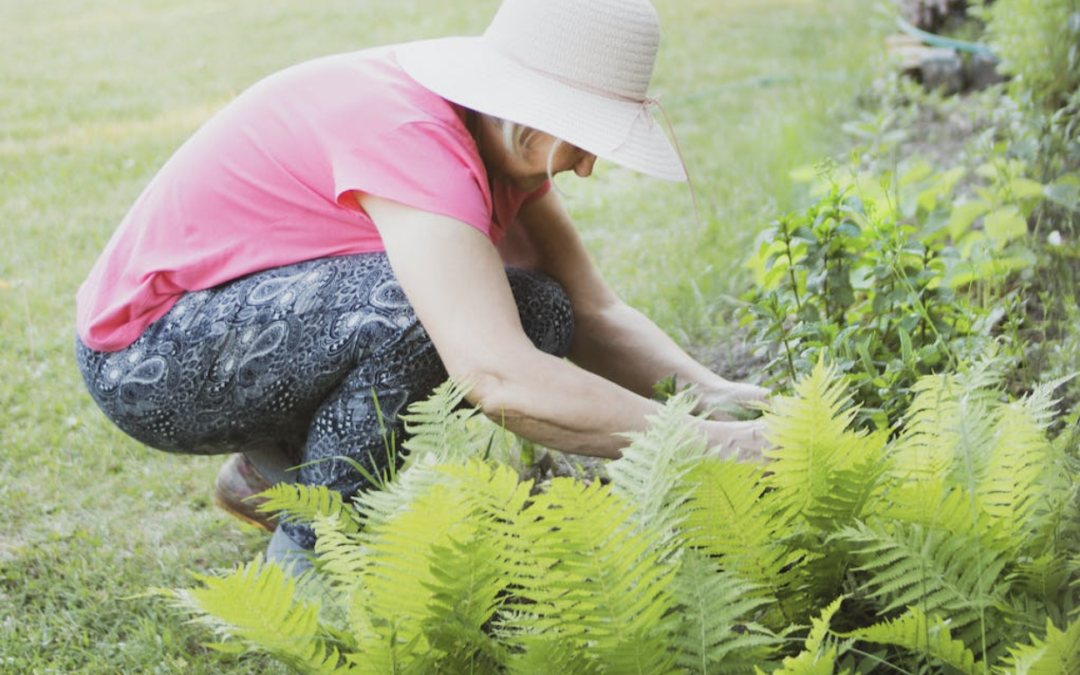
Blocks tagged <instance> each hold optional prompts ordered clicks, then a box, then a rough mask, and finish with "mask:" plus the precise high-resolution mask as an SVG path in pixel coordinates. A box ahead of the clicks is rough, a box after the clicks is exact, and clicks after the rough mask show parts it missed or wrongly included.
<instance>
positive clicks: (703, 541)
mask: <svg viewBox="0 0 1080 675" xmlns="http://www.w3.org/2000/svg"><path fill="white" fill-rule="evenodd" d="M762 473H763V469H762V468H761V467H756V466H753V465H749V464H745V463H742V462H733V461H710V462H700V463H698V464H697V465H695V466H693V467H692V468H691V470H690V472H689V473H688V474H687V478H686V482H687V485H688V486H689V487H690V488H691V492H690V497H689V499H688V500H687V504H686V512H687V513H686V518H685V521H684V524H683V531H682V539H683V541H684V542H685V545H687V546H690V547H692V548H696V549H699V550H701V551H702V552H703V553H705V554H707V555H712V556H719V557H720V560H721V564H722V565H723V567H724V569H725V570H728V571H730V572H732V573H734V574H737V575H738V576H739V577H741V578H742V579H744V580H746V581H748V582H749V583H750V584H751V585H752V586H754V587H755V588H757V589H758V592H759V593H761V594H762V595H764V596H766V597H771V598H774V599H775V600H776V604H775V606H774V607H773V608H772V609H774V610H776V612H778V613H779V615H778V616H777V617H775V619H771V620H770V621H769V622H768V623H769V625H770V626H771V627H774V628H782V627H783V626H786V625H788V624H790V623H792V622H794V621H799V620H801V619H802V617H803V610H804V609H805V608H804V606H803V605H805V604H807V603H805V602H802V601H801V600H798V599H799V598H802V596H801V594H793V593H791V592H790V587H791V586H793V585H795V584H796V580H797V575H798V574H799V568H800V565H801V564H802V563H803V562H804V561H805V559H806V557H807V555H808V554H807V552H806V551H805V550H802V549H800V548H798V547H797V546H793V545H792V544H791V541H792V540H793V537H792V534H793V532H794V530H793V526H792V523H791V522H790V521H791V519H790V517H789V516H788V514H786V513H784V512H782V510H781V507H780V505H778V503H777V502H776V491H767V490H766V488H765V486H764V485H763V484H762V481H761V477H762ZM793 596H794V597H795V598H796V599H797V600H798V601H796V602H795V604H794V605H792V597H793Z"/></svg>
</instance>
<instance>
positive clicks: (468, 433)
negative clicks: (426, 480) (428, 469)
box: [401, 380, 492, 466]
mask: <svg viewBox="0 0 1080 675" xmlns="http://www.w3.org/2000/svg"><path fill="white" fill-rule="evenodd" d="M468 390H469V387H468V386H466V385H465V384H463V383H459V382H455V381H454V380H447V381H446V382H444V383H443V384H441V385H439V386H438V387H436V388H435V391H434V392H432V394H431V396H430V397H428V398H427V399H425V400H423V401H417V402H416V403H413V404H412V405H410V406H409V409H408V412H407V413H406V414H405V415H402V416H401V419H402V420H403V421H404V423H405V431H406V433H407V435H408V438H407V439H406V440H405V441H404V442H403V443H402V446H403V447H404V448H405V449H406V450H407V451H408V453H407V455H406V459H405V462H406V463H405V466H408V465H409V463H410V462H411V461H413V460H414V459H415V458H417V457H421V456H424V455H432V456H433V457H434V460H433V461H434V462H435V463H444V462H448V461H460V460H461V459H465V458H469V457H478V456H481V455H482V454H483V452H484V450H485V448H486V447H487V446H488V444H489V442H490V439H491V434H492V428H491V427H490V426H488V425H486V424H484V423H481V422H482V421H481V420H480V419H479V409H477V408H474V407H472V406H468V405H465V404H464V403H463V402H464V399H465V394H466V393H468Z"/></svg>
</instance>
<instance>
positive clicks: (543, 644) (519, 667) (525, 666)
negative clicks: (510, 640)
mask: <svg viewBox="0 0 1080 675" xmlns="http://www.w3.org/2000/svg"><path fill="white" fill-rule="evenodd" d="M517 642H518V644H519V645H520V646H521V648H522V649H521V651H520V652H519V653H517V654H514V655H512V656H511V657H510V659H509V662H508V664H507V670H506V672H507V673H508V675H551V674H552V673H558V674H559V675H600V674H601V673H603V672H605V668H604V664H602V663H600V662H599V661H598V660H596V659H592V658H589V657H588V652H584V651H582V650H581V649H580V648H579V647H578V646H577V645H574V644H571V643H569V642H562V641H560V640H553V639H551V638H550V636H547V635H543V634H524V635H520V636H518V638H517ZM607 672H611V671H607Z"/></svg>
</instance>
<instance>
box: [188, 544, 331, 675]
mask: <svg viewBox="0 0 1080 675" xmlns="http://www.w3.org/2000/svg"><path fill="white" fill-rule="evenodd" d="M198 578H199V580H200V581H201V582H202V584H203V586H202V587H201V588H192V589H187V590H185V591H176V592H173V593H172V596H173V597H174V598H175V600H176V601H177V602H178V604H180V605H181V606H182V607H184V608H185V609H186V610H188V611H190V612H193V613H195V614H196V615H197V619H196V620H197V621H199V622H201V623H204V624H206V625H208V626H210V627H211V628H212V629H214V630H215V631H216V632H218V633H219V634H221V635H225V636H230V637H236V638H239V639H241V640H242V641H243V642H245V643H247V644H248V645H250V646H252V647H254V648H256V649H259V650H262V651H265V652H267V653H269V654H271V655H273V656H274V657H275V658H277V659H279V660H281V661H282V662H284V663H285V664H287V665H289V666H291V667H292V668H294V669H296V670H298V671H299V672H301V673H306V674H311V675H349V674H351V673H353V670H352V668H351V667H349V666H348V665H346V664H345V663H343V657H342V655H341V654H340V653H339V652H338V650H337V648H335V647H329V646H328V645H327V644H326V639H325V631H323V630H322V628H321V627H320V624H319V607H318V605H316V604H314V603H303V602H297V601H296V597H295V593H296V580H295V579H294V578H293V577H292V576H291V575H288V574H286V573H285V572H283V571H282V569H281V568H280V567H278V566H277V565H273V564H269V565H264V564H262V563H261V562H260V561H259V560H255V561H253V562H251V563H248V564H247V565H243V566H241V567H238V568H237V569H236V570H234V571H233V572H232V573H231V574H228V575H225V576H221V577H217V576H209V575H200V576H199V577H198Z"/></svg>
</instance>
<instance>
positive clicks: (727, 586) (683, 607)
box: [672, 551, 778, 675]
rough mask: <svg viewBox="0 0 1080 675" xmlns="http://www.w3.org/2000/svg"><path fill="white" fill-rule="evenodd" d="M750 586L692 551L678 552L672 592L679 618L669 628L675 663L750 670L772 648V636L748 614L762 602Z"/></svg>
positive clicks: (702, 670) (705, 669)
mask: <svg viewBox="0 0 1080 675" xmlns="http://www.w3.org/2000/svg"><path fill="white" fill-rule="evenodd" d="M754 591H755V589H754V588H753V586H751V585H750V584H748V583H747V582H745V581H743V580H742V579H740V578H739V577H737V576H735V575H734V574H730V573H725V572H723V571H722V570H720V569H719V567H718V565H717V564H716V562H715V561H712V560H710V559H708V558H706V557H705V556H702V555H700V554H699V553H696V552H693V551H687V552H686V554H685V555H684V556H683V558H682V562H681V564H680V567H679V573H678V576H677V577H676V580H675V583H674V586H673V593H674V597H675V601H676V602H677V603H678V608H677V610H676V612H675V613H676V615H677V616H678V617H679V619H680V621H679V624H678V626H677V628H676V629H675V630H674V631H673V634H674V639H673V643H672V647H673V649H675V650H676V651H677V652H678V656H677V657H676V664H677V665H678V666H680V667H682V668H683V669H684V670H685V671H686V672H688V673H695V674H699V675H723V674H728V673H750V672H753V667H754V665H755V664H760V663H764V662H765V661H767V660H768V659H769V657H770V656H771V655H772V653H773V652H774V651H775V649H776V645H777V643H778V640H777V638H776V637H775V636H774V635H772V634H771V633H769V632H768V631H766V630H764V629H763V628H760V627H758V626H756V625H755V624H754V623H753V622H752V621H751V620H750V617H752V616H753V613H754V612H755V611H756V610H758V609H759V608H761V607H762V606H763V605H765V604H767V603H768V600H766V599H765V598H763V597H761V595H760V594H759V593H755V592H754Z"/></svg>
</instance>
